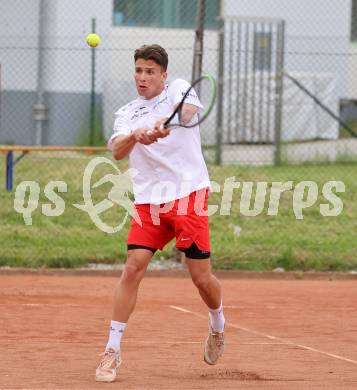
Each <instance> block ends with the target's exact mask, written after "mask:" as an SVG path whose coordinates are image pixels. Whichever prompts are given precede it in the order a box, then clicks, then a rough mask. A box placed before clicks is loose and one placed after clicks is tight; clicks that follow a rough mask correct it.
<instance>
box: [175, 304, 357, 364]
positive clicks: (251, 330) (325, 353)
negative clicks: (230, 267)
mask: <svg viewBox="0 0 357 390" xmlns="http://www.w3.org/2000/svg"><path fill="white" fill-rule="evenodd" d="M169 307H170V308H171V309H174V310H178V311H181V312H184V313H188V314H192V315H194V316H196V317H199V318H204V319H207V316H204V315H202V314H199V313H195V312H193V311H190V310H187V309H184V308H182V307H179V306H171V305H170V306H169ZM226 325H227V326H230V327H231V328H235V329H240V330H244V331H245V332H247V333H251V334H255V335H258V336H262V337H266V338H268V339H270V340H276V341H280V342H281V344H286V345H293V346H294V347H299V348H302V349H306V350H308V351H312V352H317V353H320V354H322V355H326V356H329V357H332V358H335V359H338V360H343V361H345V362H349V363H353V364H357V361H356V360H352V359H348V358H345V357H343V356H340V355H335V354H333V353H330V352H325V351H321V350H320V349H316V348H312V347H309V346H307V345H303V344H296V343H294V342H293V341H290V340H286V339H283V338H281V337H276V336H272V335H270V334H267V333H263V332H259V331H256V330H253V329H249V328H245V327H243V326H239V325H236V324H233V323H231V322H226Z"/></svg>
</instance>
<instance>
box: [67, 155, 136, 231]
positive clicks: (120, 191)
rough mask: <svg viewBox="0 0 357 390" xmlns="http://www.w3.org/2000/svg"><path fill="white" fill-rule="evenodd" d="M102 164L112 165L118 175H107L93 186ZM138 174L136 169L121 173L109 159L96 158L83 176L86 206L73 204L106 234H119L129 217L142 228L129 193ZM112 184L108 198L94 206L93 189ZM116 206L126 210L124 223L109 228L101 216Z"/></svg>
mask: <svg viewBox="0 0 357 390" xmlns="http://www.w3.org/2000/svg"><path fill="white" fill-rule="evenodd" d="M101 164H109V165H111V166H112V167H113V168H114V170H115V171H116V174H115V175H114V174H106V175H105V176H104V177H102V178H101V179H100V180H98V181H97V182H96V183H94V184H93V185H92V186H91V178H92V176H93V172H94V170H95V168H96V167H98V166H99V165H101ZM137 173H138V172H137V171H136V170H135V169H128V170H127V171H126V172H125V173H121V172H120V170H119V168H118V167H117V166H116V165H115V164H114V163H113V162H112V161H111V160H109V159H107V158H105V157H96V158H94V159H92V160H91V161H90V162H89V164H88V165H87V166H86V168H85V170H84V174H83V200H84V204H83V205H80V204H73V206H74V207H76V208H78V209H79V210H82V211H85V212H86V213H88V215H89V217H90V218H91V220H92V221H93V223H94V224H95V226H96V227H97V228H98V229H100V230H101V231H103V232H105V233H110V234H113V233H116V232H119V231H120V230H121V229H122V228H123V226H124V225H125V223H126V221H127V218H128V215H130V216H131V217H133V218H134V219H135V220H136V222H137V223H138V224H139V225H140V226H141V220H140V217H139V215H138V214H137V212H136V209H135V207H134V203H133V202H132V200H131V199H130V198H129V193H130V192H132V184H131V177H134V176H135V175H136V174H137ZM108 182H110V183H112V184H113V186H112V188H111V190H110V191H109V193H108V198H107V199H104V200H102V201H100V202H99V203H97V204H95V205H94V204H93V200H92V192H91V189H92V188H97V187H99V186H101V185H103V184H105V183H108ZM114 205H118V206H120V207H122V208H124V210H126V213H125V216H124V218H123V220H122V222H121V223H120V224H119V225H117V226H114V227H113V226H109V225H108V224H107V223H105V222H103V221H102V219H101V218H100V214H102V213H104V212H105V211H107V210H108V209H110V208H112V207H113V206H114Z"/></svg>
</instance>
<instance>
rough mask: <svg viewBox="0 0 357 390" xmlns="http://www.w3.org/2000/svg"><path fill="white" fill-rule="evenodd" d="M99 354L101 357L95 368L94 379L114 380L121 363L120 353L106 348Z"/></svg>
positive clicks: (101, 380) (99, 380)
mask: <svg viewBox="0 0 357 390" xmlns="http://www.w3.org/2000/svg"><path fill="white" fill-rule="evenodd" d="M101 355H102V356H103V357H102V360H101V361H100V363H99V366H98V368H97V369H96V370H95V380H96V381H97V382H114V381H115V379H116V377H117V371H118V369H119V366H120V364H121V359H120V353H119V352H115V351H114V349H108V350H107V351H105V352H104V353H102V354H101Z"/></svg>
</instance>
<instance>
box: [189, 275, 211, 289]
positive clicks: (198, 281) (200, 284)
mask: <svg viewBox="0 0 357 390" xmlns="http://www.w3.org/2000/svg"><path fill="white" fill-rule="evenodd" d="M212 278H213V275H212V274H211V273H210V272H205V273H203V274H198V275H192V281H193V283H194V284H195V286H196V287H197V288H198V289H199V290H207V289H208V287H209V285H210V283H211V282H212Z"/></svg>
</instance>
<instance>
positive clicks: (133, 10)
mask: <svg viewBox="0 0 357 390" xmlns="http://www.w3.org/2000/svg"><path fill="white" fill-rule="evenodd" d="M205 4H206V8H205V28H207V29H216V28H217V16H219V8H220V0H206V1H205ZM197 9H198V1H193V0H114V15H113V23H114V26H133V27H167V28H187V29H192V28H195V26H196V15H197Z"/></svg>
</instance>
